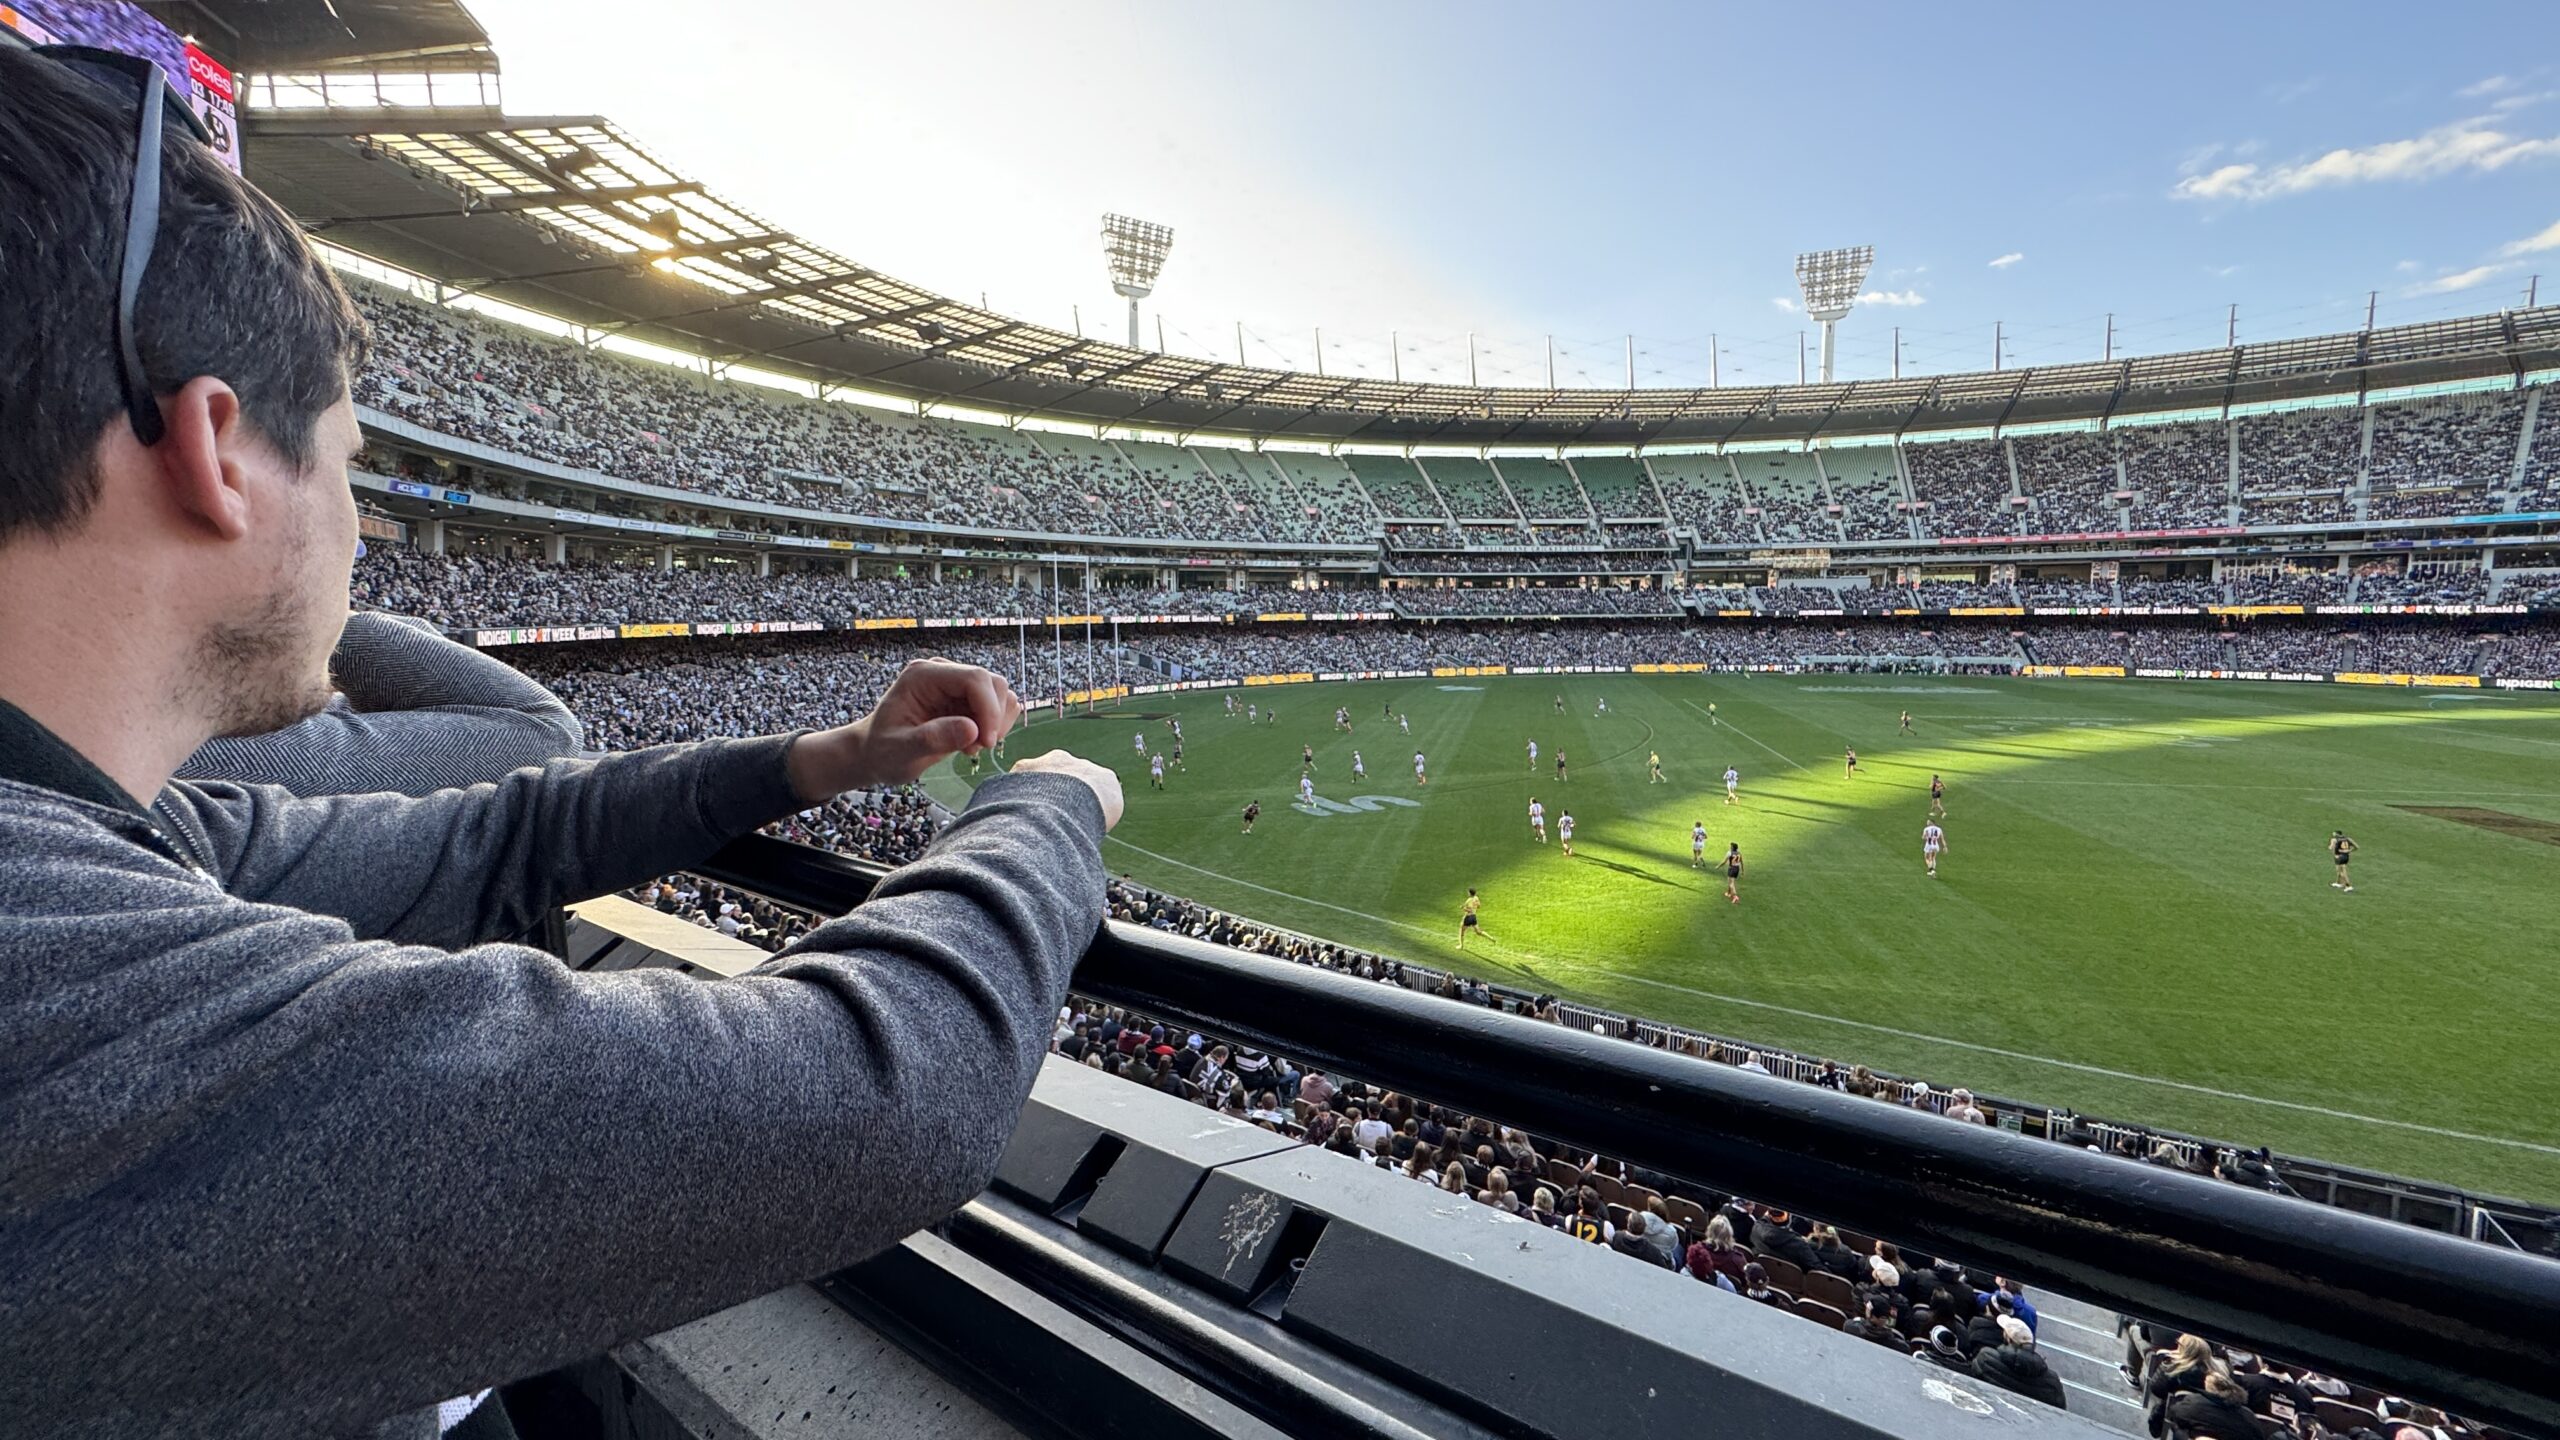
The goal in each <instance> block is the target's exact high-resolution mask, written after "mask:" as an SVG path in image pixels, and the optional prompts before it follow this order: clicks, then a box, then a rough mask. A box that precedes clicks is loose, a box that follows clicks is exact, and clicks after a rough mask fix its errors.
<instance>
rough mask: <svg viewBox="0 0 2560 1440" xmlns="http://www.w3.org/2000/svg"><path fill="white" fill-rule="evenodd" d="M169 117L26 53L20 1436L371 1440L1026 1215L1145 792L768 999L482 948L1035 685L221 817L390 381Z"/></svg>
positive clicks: (230, 809)
mask: <svg viewBox="0 0 2560 1440" xmlns="http://www.w3.org/2000/svg"><path fill="white" fill-rule="evenodd" d="M164 84H165V82H164V81H162V80H161V79H160V78H159V74H158V72H157V71H156V70H151V69H149V68H148V67H143V68H142V70H140V71H139V72H137V71H135V70H133V69H129V68H124V67H121V66H120V65H119V64H118V63H117V62H115V61H113V60H112V59H96V58H89V59H83V58H80V57H76V56H74V57H57V56H51V55H46V54H41V53H29V52H26V51H22V50H18V49H15V48H13V47H10V46H7V45H0V375H5V376H6V379H5V381H0V436H5V437H7V441H6V444H5V445H0V1354H5V1355H6V1356H7V1357H8V1360H7V1363H6V1364H5V1365H0V1434H5V1435H9V1436H12V1437H16V1436H83V1437H85V1436H101V1437H103V1436H110V1435H112V1436H127V1435H159V1434H171V1435H217V1434H223V1435H228V1434H243V1435H341V1434H350V1433H362V1432H364V1431H367V1430H370V1429H374V1428H376V1427H380V1426H383V1425H384V1424H385V1422H386V1421H390V1420H392V1419H393V1418H394V1417H398V1416H401V1415H404V1414H407V1413H410V1412H414V1411H416V1410H417V1408H418V1407H420V1406H424V1405H428V1404H431V1403H432V1402H434V1401H435V1400H437V1399H438V1398H439V1397H443V1396H450V1395H456V1394H467V1393H470V1392H472V1391H475V1390H477V1389H478V1388H480V1387H483V1386H486V1385H489V1384H493V1383H496V1382H499V1381H503V1380H506V1379H509V1378H512V1377H515V1376H521V1375H525V1374H530V1373H534V1372H537V1371H540V1370H543V1369H547V1368H550V1367H552V1366H555V1365H558V1364H561V1363H564V1362H567V1361H569V1360H572V1359H575V1358H578V1357H580V1356H584V1355H588V1354H592V1353H595V1352H596V1351H598V1350H601V1349H603V1348H605V1347H607V1346H609V1345H611V1344H613V1343H614V1342H616V1341H617V1340H620V1339H623V1338H626V1337H630V1336H635V1335H641V1334H646V1333H649V1332H652V1331H655V1330H658V1329H661V1328H664V1327H666V1326H668V1325H671V1324H674V1323H677V1322H680V1321H683V1320H685V1319H687V1318H690V1317H692V1316H696V1315H700V1314H702V1313H705V1312H707V1311H709V1310H712V1309H715V1308H718V1307H720V1306H723V1305H727V1304H730V1303H733V1302H735V1301H738V1300H742V1299H745V1298H748V1297H750V1296H753V1295H755V1294H758V1293H760V1292H762V1291H765V1290H768V1289H771V1288H773V1287H775V1286H777V1285H781V1284H786V1283H789V1282H792V1281H795V1280H800V1279H804V1278H807V1277H809V1276H812V1275H816V1274H819V1273H822V1272H825V1271H827V1270H830V1269H834V1268H836V1267H838V1266H842V1265H845V1264H848V1263H850V1262H852V1261H854V1260H858V1259H860V1258H862V1257H864V1256H866V1255H869V1254H872V1253H874V1252H876V1251H878V1250H880V1249H882V1248H883V1247H885V1246H887V1245H889V1244H891V1243H893V1242H894V1241H895V1240H897V1239H898V1238H899V1237H900V1236H902V1235H904V1234H906V1233H908V1232H909V1231H911V1230H913V1229H915V1228H916V1227H917V1226H919V1225H922V1224H925V1223H928V1222H930V1221H931V1220H933V1219H935V1218H937V1217H939V1216H940V1215H942V1214H944V1213H946V1212H947V1211H949V1210H950V1209H951V1208H953V1207H954V1206H956V1205H958V1204H960V1203H961V1202H962V1201H964V1200H966V1199H967V1198H968V1197H969V1196H970V1195H972V1194H974V1193H976V1191H977V1190H978V1189H980V1188H981V1187H982V1186H983V1184H984V1183H985V1181H986V1179H987V1177H988V1175H989V1174H990V1173H991V1172H992V1170H993V1168H994V1164H995V1159H996V1156H997V1154H998V1153H999V1152H1000V1150H1001V1148H1002V1146H1003V1144H1004V1141H1005V1139H1006V1137H1007V1135H1008V1133H1009V1131H1010V1129H1011V1126H1012V1124H1013V1121H1014V1117H1015V1116H1016V1114H1017V1113H1018V1111H1019V1109H1020V1106H1021V1104H1022V1100H1023V1097H1024V1096H1025V1094H1026V1093H1027V1092H1028V1090H1029V1088H1030V1084H1031V1079H1032V1075H1033V1073H1034V1071H1035V1069H1036V1067H1037V1066H1038V1064H1039V1061H1040V1056H1041V1053H1042V1051H1043V1049H1044V1048H1045V1046H1046V1042H1047V1039H1048V1026H1049V1017H1050V1016H1052V1015H1054V1014H1055V1013H1056V1011H1057V1008H1058V1005H1059V1003H1060V1001H1061V999H1062V998H1063V996H1064V994H1065V991H1066V984H1067V977H1068V972H1069V968H1070V967H1071V966H1072V965H1073V963H1074V961H1075V958H1076V956H1077V955H1078V954H1079V953H1080V952H1081V951H1082V949H1083V947H1084V945H1085V943H1086V942H1087V941H1088V940H1089V939H1090V938H1091V936H1092V935H1093V933H1094V930H1095V928H1096V926H1097V925H1098V924H1099V922H1100V919H1101V916H1102V909H1103V891H1104V876H1103V871H1102V866H1101V861H1100V856H1099V843H1100V838H1101V835H1102V833H1103V831H1104V830H1105V829H1107V828H1108V826H1109V825H1110V824H1111V823H1112V822H1113V821H1114V820H1116V819H1117V818H1118V812H1119V804H1120V801H1119V789H1118V784H1117V781H1116V780H1115V779H1114V778H1113V777H1112V776H1111V774H1110V772H1108V771H1106V770H1102V769H1100V768H1099V767H1095V766H1092V765H1089V764H1087V763H1085V762H1083V761H1080V760H1076V759H1074V758H1073V757H1070V756H1065V755H1058V754H1053V755H1050V756H1043V757H1040V758H1038V759H1034V760H1027V761H1024V762H1022V763H1020V764H1018V765H1017V766H1016V767H1015V771H1016V773H1014V774H1012V775H1009V776H1005V777H1001V778H998V779H996V780H993V781H991V782H989V783H988V784H987V785H986V786H984V787H983V788H982V789H980V790H979V792H978V794H977V797H976V798H975V799H974V800H973V801H972V803H971V804H970V806H969V808H968V810H967V811H966V812H965V813H964V814H962V815H961V817H960V818H959V819H958V821H956V822H955V823H954V824H953V825H952V826H951V827H950V828H949V829H948V830H947V831H946V832H945V833H944V835H943V836H942V837H941V839H940V840H938V841H937V842H936V843H935V845H934V847H933V849H932V851H931V852H930V853H928V854H927V856H926V857H925V858H924V859H923V860H921V861H919V862H918V863H916V864H914V865H912V866H909V867H907V868H906V869H904V870H902V871H900V872H899V873H898V874H897V875H895V876H893V877H891V878H890V879H889V880H888V881H886V882H885V883H884V884H883V885H882V886H881V887H880V890H879V892H878V893H877V895H876V896H875V898H874V899H873V900H872V901H871V902H870V903H868V904H866V905H864V906H863V907H862V908H861V909H859V910H857V911H856V912H854V913H853V914H851V915H849V916H846V917H845V918H843V919H841V920H838V921H835V922H833V923H831V924H829V925H827V926H825V927H823V928H822V929H820V930H819V931H817V932H816V933H814V934H812V935H811V936H810V937H809V938H808V939H807V940H805V941H803V942H802V943H801V944H800V945H798V946H796V947H794V949H793V950H791V951H790V952H787V953H785V954H783V955H781V956H779V957H777V958H776V959H775V960H774V961H773V962H772V963H770V964H768V965H766V966H764V967H763V968H762V969H760V970H757V971H755V972H753V973H752V974H749V975H747V976H743V977H740V978H739V979H736V980H732V981H722V982H711V983H706V982H702V981H698V980H693V979H690V978H687V977H684V976H680V975H676V974H674V973H671V972H655V973H651V972H640V973H628V972H626V973H621V974H611V975H586V974H580V973H576V972H572V971H570V970H568V969H566V968H565V967H563V966H561V965H560V964H559V963H557V962H556V961H555V960H553V959H552V958H551V957H549V956H547V955H544V954H542V953H541V952H538V951H533V950H526V949H519V948H515V947H512V946H506V945H490V944H485V943H483V942H484V941H486V940H487V939H488V938H489V937H491V936H494V935H504V934H512V933H519V932H521V931H522V930H523V929H525V928H526V927H527V926H529V925H530V924H531V923H532V922H533V921H534V920H535V918H536V917H538V916H539V915H541V914H542V913H543V912H544V911H545V910H547V909H548V908H549V907H552V906H554V905H557V904H559V903H561V902H563V901H566V900H572V899H577V898H580V897H583V896H588V895H594V894H598V893H602V892H604V891H608V890H613V889H617V888H620V887H622V886H626V885H630V884H635V883H638V882H639V881H641V880H643V879H646V878H648V877H650V876H653V875H658V874H662V873H664V872H666V871H668V870H672V869H677V868H681V867H682V866H684V865H686V864H689V863H694V862H698V861H699V860H700V859H701V858H702V857H703V856H704V855H706V854H707V853H708V852H710V851H711V850H712V849H714V848H716V847H717V846H719V845H721V844H722V843H724V842H726V841H727V840H729V839H731V838H733V837H735V836H737V835H740V834H743V833H745V832H747V831H749V830H750V829H752V828H754V827H755V826H756V825H758V824H760V823H762V822H765V821H768V820H771V819H774V818H776V817H778V816H781V815H783V814H786V813H788V812H790V811H793V810H797V809H800V808H803V807H805V806H808V805H811V804H816V803H820V802H822V801H823V800H824V799H825V798H827V797H828V796H831V795H833V794H836V793H837V792H839V791H842V790H846V789H850V788H854V787H858V786H867V785H878V784H886V783H894V782H898V781H903V780H907V779H912V778H913V777H915V776H916V775H918V774H920V773H921V772H922V771H923V770H924V769H925V768H927V767H928V766H930V765H931V764H933V763H935V762H936V761H938V760H940V759H942V758H944V757H946V756H948V755H950V754H952V753H955V752H958V751H963V750H966V751H971V752H975V751H977V750H979V749H983V748H985V747H986V746H987V745H990V744H992V743H993V742H994V741H996V740H997V739H1000V738H1001V737H1002V736H1003V735H1004V733H1005V731H1006V730H1007V728H1008V727H1010V726H1011V725H1012V724H1013V722H1014V721H1015V720H1016V719H1017V718H1018V717H1019V715H1020V710H1021V707H1020V704H1019V702H1018V701H1017V700H1016V699H1015V698H1014V696H1013V694H1012V692H1011V690H1010V689H1009V688H1008V687H1007V686H1006V685H1005V683H1004V682H1003V681H1002V680H1001V679H999V678H997V677H996V676H994V675H991V674H989V673H988V672H986V671H983V670H978V669H975V668H972V667H968V666H961V665H952V664H949V663H946V662H936V661H925V662H919V663H917V664H915V665H912V666H910V667H908V669H907V671H906V672H905V673H904V674H902V675H901V676H900V677H899V679H898V681H897V683H896V684H895V685H894V686H893V687H892V688H891V690H890V692H889V693H888V695H887V696H885V697H884V698H883V699H882V701H881V703H880V706H879V708H878V709H877V710H875V711H874V712H873V713H872V714H870V715H868V716H865V717H864V718H862V719H861V720H858V721H856V722H854V723H853V724H851V725H847V726H842V727H840V728H838V729H835V730H830V731H824V732H817V733H804V734H800V735H791V736H771V737H766V738H763V739H755V740H722V741H708V742H704V743H701V744H695V745H685V746H666V747H661V748H658V749H653V750H643V751H637V752H633V753H630V754H624V755H615V756H610V757H607V758H604V759H600V760H595V761H583V760H558V761H553V762H551V763H550V764H549V765H547V766H545V767H542V768H539V769H524V770H518V771H516V772H515V773H513V774H510V775H508V776H507V777H505V778H504V779H502V780H500V781H498V782H496V783H494V784H486V785H479V786H475V787H472V788H469V789H449V790H441V791H438V792H436V793H434V794H431V795H427V796H424V797H419V798H414V799H413V798H407V797H403V796H398V795H387V794H384V795H364V796H353V797H335V798H319V799H308V800H305V799H296V798H295V797H294V796H292V795H291V794H290V793H288V792H287V791H284V790H281V789H273V788H265V787H243V786H236V785H228V784H219V783H201V784H199V783H190V782H176V783H172V782H171V780H170V777H171V776H172V775H173V774H174V773H175V772H176V771H177V769H178V768H179V766H180V764H181V762H182V761H184V760H185V759H186V758H187V757H188V756H189V755H190V754H191V753H193V752H195V751H196V750H197V749H198V748H199V747H201V746H202V745H203V744H204V743H205V742H206V741H207V740H210V739H212V738H214V737H217V736H223V735H248V734H259V733H264V732H267V731H272V730H276V729H280V728H282V727H284V726H287V725H291V724H294V723H296V722H298V721H300V720H301V719H303V718H304V717H306V716H308V715H310V714H313V713H315V712H316V711H318V710H319V709H320V708H321V707H322V706H323V705H324V704H325V703H326V702H327V700H328V697H329V693H330V689H329V685H328V679H327V673H326V672H327V667H326V661H327V658H328V655H329V652H330V648H331V646H332V644H333V643H334V642H335V641H336V640H337V639H338V637H339V635H340V632H341V631H342V630H343V628H344V627H345V623H346V617H347V611H346V604H347V588H346V587H347V573H348V568H349V563H350V560H351V558H352V556H353V554H354V550H355V508H354V503H353V500H352V497H351V496H350V493H349V491H348V489H347V486H346V482H345V477H344V470H343V466H344V462H345V461H346V459H347V457H348V456H349V455H351V454H352V453H353V452H354V451H355V449H356V448H357V446H358V444H359V435H358V431H357V428H356V423H355V417H354V411H353V406H352V404H351V403H350V401H349V399H348V397H347V385H346V376H347V371H348V368H349V366H351V365H352V364H354V363H356V361H357V360H358V358H359V357H360V353H361V348H362V343H363V342H362V327H361V324H360V322H359V321H358V320H357V318H356V316H355V314H354V312H353V310H352V308H351V307H350V306H349V304H348V302H347V300H346V297H345V296H344V294H343V293H342V292H341V291H340V290H339V289H338V287H337V285H336V284H335V282H334V281H333V280H331V278H330V277H329V274H328V272H327V271H326V270H325V269H324V268H323V267H322V266H321V265H320V263H319V262H318V260H317V259H316V258H315V257H314V256H313V254H312V253H311V251H310V249H309V247H308V246H307V245H306V244H305V243H304V241H303V239H302V237H301V234H300V232H299V231H298V230H297V229H296V228H295V226H294V224H293V222H292V221H291V220H290V219H289V218H288V217H286V216H285V215H284V214H283V213H282V212H281V211H279V210H278V209H276V208H275V206H274V205H273V204H272V203H271V202H269V201H267V200H266V199H265V198H264V197H263V196H260V195H258V194H257V193H256V192H255V191H252V190H249V189H248V188H246V187H245V186H244V185H243V184H242V183H241V182H239V181H238V180H236V179H234V178H233V177H231V176H230V175H229V173H228V172H227V171H225V170H223V169H222V168H221V166H220V165H218V164H217V163H216V162H215V161H214V160H213V158H212V156H211V155H210V154H209V153H208V152H207V151H206V150H205V149H204V147H203V146H202V145H201V144H200V143H198V142H197V140H196V139H194V138H193V137H192V136H191V135H190V134H189V132H188V128H187V127H188V125H189V122H188V120H187V119H186V117H185V114H184V102H183V101H181V100H179V99H178V98H177V97H175V96H174V95H172V94H168V93H167V92H165V91H162V90H157V89H155V88H154V87H159V86H162V85H164ZM137 136H139V137H140V140H141V143H139V144H137ZM137 152H139V153H140V154H141V155H143V156H144V157H145V158H146V159H147V160H148V161H149V168H148V169H145V170H143V172H142V173H143V174H144V175H145V176H146V177H151V178H156V179H157V180H158V182H159V184H158V186H157V187H149V186H138V185H136V184H135V177H136V170H137V163H136V155H137ZM155 152H156V158H152V157H154V156H155ZM154 188H156V190H157V193H156V194H155V193H152V192H153V190H154ZM154 208H156V212H157V217H158V218H157V224H156V226H155V225H153V224H152V223H151V214H152V212H153V210H154ZM129 213H130V214H135V215H138V216H139V217H140V218H141V219H142V221H143V222H144V223H143V224H142V225H140V226H138V227H136V228H137V230H138V233H139V235H140V236H141V237H143V238H144V240H145V241H147V242H149V243H141V244H129V245H127V246H126V247H125V252H124V259H125V262H126V263H125V264H124V265H123V266H121V267H117V266H114V265H110V264H109V263H107V259H106V258H102V255H101V247H100V245H99V243H98V237H101V236H110V237H112V236H121V235H124V234H125V233H126V224H127V216H128V214H129ZM113 253H114V251H113V248H112V247H108V249H107V255H108V257H111V256H112V255H113ZM119 271H121V273H122V274H124V275H128V276H132V277H135V281H134V283H133V284H131V285H129V286H120V285H119V283H118V275H119ZM110 322H112V323H110ZM953 1057H965V1059H964V1060H963V1061H961V1062H958V1063H955V1062H954V1060H953ZM712 1213H716V1214H719V1215H720V1216H722V1222H721V1223H720V1224H718V1225H715V1226H704V1225H702V1224H700V1223H699V1222H700V1219H701V1217H702V1216H703V1215H705V1214H712ZM426 1428H428V1429H430V1430H431V1429H432V1424H431V1422H428V1423H427V1425H426Z"/></svg>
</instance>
